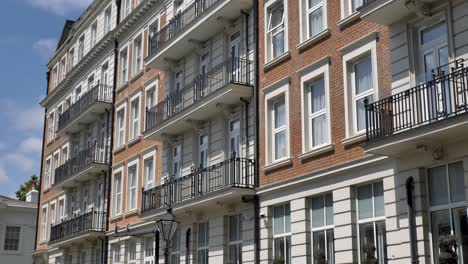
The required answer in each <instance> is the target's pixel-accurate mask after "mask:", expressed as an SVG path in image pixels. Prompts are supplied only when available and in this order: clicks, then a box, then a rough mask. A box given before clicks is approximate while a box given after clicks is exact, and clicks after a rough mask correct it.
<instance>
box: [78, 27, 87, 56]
mask: <svg viewBox="0 0 468 264" xmlns="http://www.w3.org/2000/svg"><path fill="white" fill-rule="evenodd" d="M85 40H86V38H85V34H84V33H83V34H82V35H81V36H80V37H79V38H78V61H80V60H81V59H83V57H84V54H85Z"/></svg>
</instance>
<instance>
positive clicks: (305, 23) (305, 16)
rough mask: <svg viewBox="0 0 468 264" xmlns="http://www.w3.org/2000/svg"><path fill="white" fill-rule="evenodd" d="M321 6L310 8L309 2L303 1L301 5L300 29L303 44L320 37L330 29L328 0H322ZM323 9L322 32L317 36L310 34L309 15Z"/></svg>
mask: <svg viewBox="0 0 468 264" xmlns="http://www.w3.org/2000/svg"><path fill="white" fill-rule="evenodd" d="M321 1H322V2H321V4H319V5H316V6H314V7H312V8H311V7H309V0H301V1H300V3H299V5H300V8H299V21H300V29H301V34H300V37H301V43H303V42H305V41H307V40H309V39H313V38H314V37H316V36H319V35H320V34H321V33H322V32H324V31H326V30H327V29H328V12H327V6H328V3H327V2H328V0H321ZM320 8H322V30H321V31H320V32H317V33H316V34H315V35H311V34H310V17H309V15H310V14H311V13H313V12H315V11H316V10H318V9H320Z"/></svg>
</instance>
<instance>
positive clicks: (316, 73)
mask: <svg viewBox="0 0 468 264" xmlns="http://www.w3.org/2000/svg"><path fill="white" fill-rule="evenodd" d="M308 69H310V70H308V72H307V73H304V74H303V75H302V76H301V109H302V113H303V114H302V115H301V120H302V122H301V125H302V154H307V153H310V152H314V151H315V150H320V149H323V148H325V147H327V146H330V145H331V117H330V116H331V115H330V65H329V61H328V60H325V61H319V62H317V63H315V64H313V65H311V66H310V67H309V68H308ZM321 79H323V82H324V86H325V109H324V110H321V111H319V112H316V113H311V111H310V110H311V95H310V86H311V84H314V83H316V82H317V81H319V80H321ZM321 115H326V122H327V124H326V128H327V141H326V142H325V143H323V144H321V145H317V146H313V134H312V123H311V120H312V118H315V117H318V116H321Z"/></svg>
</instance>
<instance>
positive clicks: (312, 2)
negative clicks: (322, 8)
mask: <svg viewBox="0 0 468 264" xmlns="http://www.w3.org/2000/svg"><path fill="white" fill-rule="evenodd" d="M321 3H322V0H309V8H312V7H314V6H316V5H318V4H321Z"/></svg>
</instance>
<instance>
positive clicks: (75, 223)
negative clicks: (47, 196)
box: [50, 210, 106, 242]
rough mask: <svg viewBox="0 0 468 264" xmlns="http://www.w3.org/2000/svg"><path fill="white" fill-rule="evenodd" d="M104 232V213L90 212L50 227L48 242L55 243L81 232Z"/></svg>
mask: <svg viewBox="0 0 468 264" xmlns="http://www.w3.org/2000/svg"><path fill="white" fill-rule="evenodd" d="M105 230H106V213H104V212H99V211H94V210H92V211H91V212H88V213H85V214H83V215H79V216H76V217H74V218H72V219H70V220H67V221H65V222H62V223H60V224H57V225H54V226H52V227H51V229H50V241H51V242H55V241H58V240H61V239H64V238H68V237H71V236H74V235H77V234H80V233H83V232H88V231H97V232H103V231H105Z"/></svg>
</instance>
